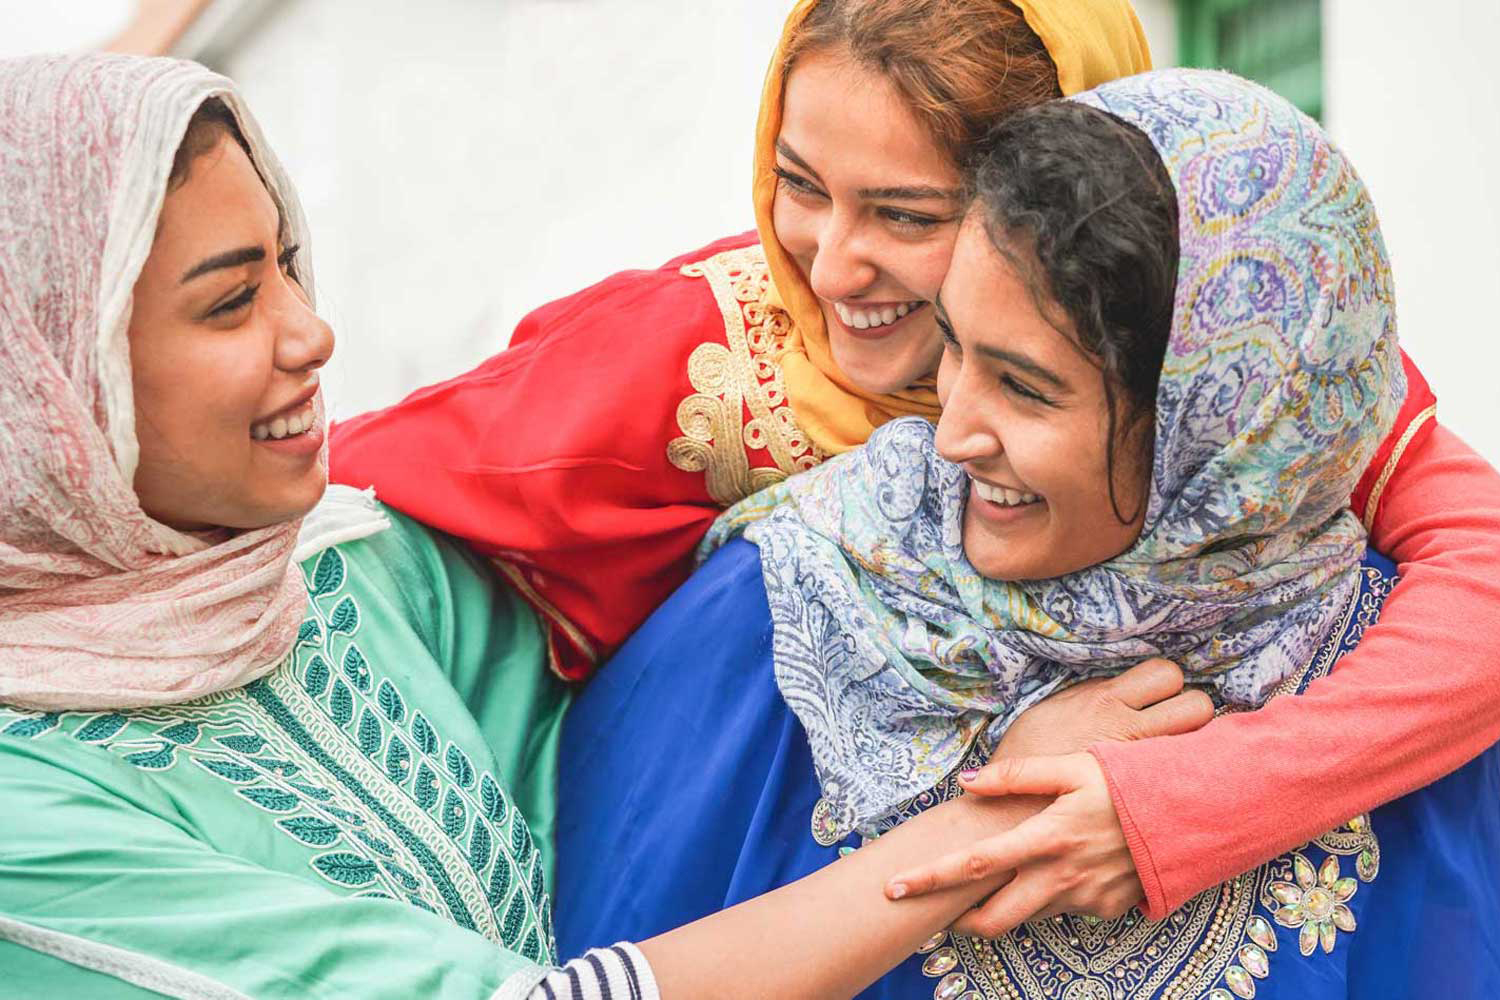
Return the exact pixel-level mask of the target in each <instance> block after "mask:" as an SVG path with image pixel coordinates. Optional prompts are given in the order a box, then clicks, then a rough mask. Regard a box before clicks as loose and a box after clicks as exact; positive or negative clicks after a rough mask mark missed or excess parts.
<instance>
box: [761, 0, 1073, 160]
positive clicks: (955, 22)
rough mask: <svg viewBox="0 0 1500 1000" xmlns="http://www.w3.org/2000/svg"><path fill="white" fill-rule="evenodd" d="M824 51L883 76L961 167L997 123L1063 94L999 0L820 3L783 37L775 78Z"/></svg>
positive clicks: (1053, 72)
mask: <svg viewBox="0 0 1500 1000" xmlns="http://www.w3.org/2000/svg"><path fill="white" fill-rule="evenodd" d="M829 49H843V50H844V51H846V52H848V53H849V55H850V56H851V57H852V58H853V59H854V61H855V62H856V63H857V64H859V65H861V66H865V67H868V68H869V69H872V70H874V71H876V72H878V73H880V74H882V75H883V76H885V77H886V78H887V79H889V80H890V81H891V84H892V85H893V86H894V87H895V88H896V91H897V93H899V94H900V95H901V97H902V98H903V99H904V100H905V101H906V102H907V104H908V105H910V107H911V108H912V110H913V112H915V114H916V116H917V120H918V121H920V122H922V124H923V125H924V126H925V127H926V128H927V130H928V133H929V134H930V135H931V136H932V137H933V139H934V141H936V142H937V144H938V147H939V148H941V149H943V150H945V151H946V152H947V153H948V154H949V155H950V156H952V157H953V160H954V162H955V163H958V164H960V165H963V164H965V163H966V162H967V161H968V159H969V158H970V156H971V154H972V151H973V150H974V148H975V147H976V146H977V144H978V143H979V141H980V140H981V139H982V138H983V137H984V135H985V133H986V132H988V131H989V130H990V129H992V128H994V127H995V125H996V124H997V123H998V122H1000V121H1001V120H1002V119H1004V118H1006V117H1009V116H1010V115H1011V114H1013V113H1015V112H1017V111H1020V110H1021V109H1023V108H1029V107H1032V106H1033V105H1037V104H1041V103H1042V102H1043V101H1046V100H1050V99H1051V98H1054V97H1061V96H1062V90H1061V89H1060V88H1059V86H1058V82H1057V66H1056V65H1055V64H1054V63H1053V62H1052V57H1051V56H1050V55H1049V54H1048V53H1047V48H1046V46H1044V45H1043V44H1042V40H1041V39H1040V38H1038V37H1037V35H1036V32H1034V31H1032V30H1031V27H1030V26H1029V25H1028V24H1027V23H1026V19H1025V17H1023V16H1022V14H1021V12H1020V10H1018V9H1017V8H1015V7H1013V6H1012V5H1010V4H1009V3H1006V2H1005V0H823V2H821V3H819V4H818V5H817V6H816V7H814V8H813V9H812V11H811V12H810V13H809V14H808V15H807V18H806V20H804V21H803V22H802V24H801V26H800V27H799V28H798V29H797V32H796V34H795V35H793V37H792V38H791V39H790V40H789V42H788V44H787V46H786V49H785V51H786V65H785V67H784V68H783V79H785V73H788V72H790V71H791V69H792V66H793V65H794V64H795V63H796V60H797V58H798V57H799V56H802V55H805V54H807V53H809V52H816V51H826V50H829Z"/></svg>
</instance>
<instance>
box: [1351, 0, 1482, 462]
mask: <svg viewBox="0 0 1500 1000" xmlns="http://www.w3.org/2000/svg"><path fill="white" fill-rule="evenodd" d="M1441 6H1442V8H1443V15H1442V16H1441V17H1436V16H1425V15H1424V14H1423V13H1421V12H1420V11H1416V10H1415V9H1414V8H1413V7H1412V6H1411V4H1410V2H1409V0H1324V4H1323V17H1324V29H1323V39H1324V41H1323V46H1324V48H1323V66H1324V87H1325V93H1326V108H1327V111H1326V117H1327V119H1328V127H1329V130H1330V131H1331V132H1332V133H1333V136H1334V138H1335V139H1337V140H1338V142H1339V143H1340V144H1341V145H1342V146H1343V147H1344V149H1345V150H1346V151H1347V152H1348V154H1349V157H1350V159H1352V160H1353V161H1354V164H1355V166H1356V168H1357V169H1358V170H1359V172H1360V174H1361V176H1362V177H1363V178H1364V180H1365V182H1366V184H1368V185H1369V188H1370V190H1371V192H1372V193H1373V195H1374V198H1375V205H1376V208H1377V210H1378V211H1379V213H1380V222H1381V227H1382V229H1383V230H1384V232H1385V238H1386V243H1387V245H1388V247H1389V249H1390V254H1391V262H1392V267H1393V269H1394V271H1395V276H1396V299H1397V315H1398V318H1399V323H1400V332H1401V339H1402V341H1403V343H1404V346H1405V347H1406V349H1407V351H1408V352H1409V353H1410V354H1411V355H1412V357H1413V358H1414V359H1415V360H1416V362H1417V364H1418V365H1419V366H1420V367H1421V368H1422V370H1423V372H1425V373H1426V375H1427V377H1428V379H1429V380H1430V381H1431V382H1432V384H1433V388H1434V389H1435V390H1436V391H1437V394H1438V413H1439V415H1440V417H1441V419H1442V421H1443V423H1445V424H1447V425H1448V426H1449V427H1450V428H1451V429H1453V430H1455V431H1456V432H1458V433H1459V434H1460V435H1461V436H1463V437H1464V438H1465V439H1466V440H1467V441H1468V442H1469V443H1470V444H1471V445H1473V446H1474V447H1475V448H1477V449H1478V450H1479V451H1480V452H1481V453H1482V454H1483V455H1484V456H1485V457H1486V458H1487V459H1489V460H1490V461H1491V462H1493V463H1496V464H1500V308H1497V304H1496V301H1495V300H1492V299H1491V298H1490V297H1489V296H1490V294H1491V293H1494V292H1496V291H1497V290H1500V188H1497V185H1496V179H1495V178H1496V172H1497V166H1500V74H1497V72H1496V65H1495V58H1494V46H1495V41H1496V39H1500V3H1496V0H1443V3H1442V4H1441Z"/></svg>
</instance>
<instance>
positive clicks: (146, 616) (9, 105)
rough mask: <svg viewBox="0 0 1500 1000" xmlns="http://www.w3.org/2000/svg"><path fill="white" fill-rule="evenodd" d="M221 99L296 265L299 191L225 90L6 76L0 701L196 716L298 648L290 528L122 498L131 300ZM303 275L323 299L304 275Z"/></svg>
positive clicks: (113, 71) (206, 85)
mask: <svg viewBox="0 0 1500 1000" xmlns="http://www.w3.org/2000/svg"><path fill="white" fill-rule="evenodd" d="M210 97H218V98H220V99H221V100H223V102H224V103H225V104H226V105H227V106H228V107H229V109H230V110H231V111H232V112H233V113H234V115H235V117H236V119H237V120H238V122H239V125H240V129H241V131H242V132H243V134H244V137H245V139H246V141H247V142H248V144H249V146H250V150H251V157H252V159H253V160H254V162H255V164H256V167H257V168H258V169H259V171H260V174H261V177H262V178H263V179H264V180H265V183H266V186H267V188H268V189H269V191H270V193H271V196H272V198H273V199H274V200H275V201H276V203H277V206H278V207H279V208H280V210H281V213H282V217H283V219H284V220H285V225H286V227H287V229H288V230H289V240H290V241H291V242H296V243H299V244H301V245H302V246H304V247H306V246H307V245H308V236H307V232H306V225H305V223H304V220H303V216H302V210H301V208H300V206H299V205H298V203H297V198H296V195H295V193H294V192H293V190H292V187H291V184H290V182H289V181H288V179H287V177H286V175H285V174H284V173H283V172H282V170H281V167H280V165H279V164H278V163H277V162H276V158H275V157H274V156H273V155H272V154H271V152H270V150H269V148H268V147H267V146H266V143H265V140H264V138H263V137H262V135H261V132H260V129H259V128H258V127H257V125H256V124H255V121H254V119H253V118H252V117H251V116H250V114H249V112H248V110H247V109H246V108H245V106H244V103H243V102H242V101H241V99H240V98H239V96H238V94H237V93H236V92H235V90H234V85H233V84H232V83H231V82H230V81H229V80H227V79H225V78H224V77H222V76H219V75H217V74H215V73H211V72H209V71H208V70H206V69H204V68H203V67H202V66H199V65H196V64H194V63H189V62H181V61H178V60H171V59H143V58H137V57H132V56H115V55H85V56H46V57H32V58H24V59H11V60H3V61H0V701H3V702H8V703H10V704H14V705H20V706H24V707H29V708H38V709H46V710H61V709H98V708H123V707H136V706H142V705H152V704H162V703H170V702H181V701H187V700H190V699H192V698H197V697H201V696H203V695H206V694H210V693H212V692H215V691H219V690H224V689H226V688H231V687H235V686H238V685H241V684H244V683H246V682H248V681H250V680H252V679H254V678H255V677H258V676H260V675H261V674H264V673H266V672H267V671H269V670H270V669H271V668H272V667H274V666H275V665H276V663H277V662H278V661H279V660H280V659H281V658H282V656H284V655H285V653H286V652H287V650H289V649H290V648H291V645H292V643H293V641H294V639H295V637H296V631H297V626H298V624H299V622H300V621H301V618H302V614H303V610H304V604H305V601H306V592H305V590H304V588H303V585H302V582H301V579H300V575H299V574H298V573H297V571H296V568H295V567H294V566H293V565H292V561H291V557H292V551H293V547H294V545H295V544H296V540H297V527H298V525H297V522H288V523H286V524H282V525H276V526H274V527H270V528H263V529H259V530H255V531H246V532H240V533H231V532H228V531H218V532H208V533H203V534H193V535H189V534H184V533H183V532H180V531H177V530H175V529H173V528H169V527H167V526H166V525H163V524H161V523H159V522H157V521H155V520H153V519H152V518H150V517H148V516H147V515H146V513H145V512H144V511H142V509H141V506H140V503H139V501H138V500H137V498H136V495H135V491H134V489H133V488H132V485H131V484H132V482H133V480H134V476H135V471H136V465H137V462H138V459H139V448H138V445H137V441H136V434H135V407H134V398H133V393H132V389H131V371H130V349H129V344H128V343H127V339H126V333H127V330H128V328H129V325H130V313H131V293H132V289H133V287H134V285H135V281H136V278H137V277H138V275H139V274H140V271H141V268H142V266H143V264H144V263H145V260H146V257H147V256H148V254H149V253H150V251H151V245H152V242H153V240H154V238H155V233H156V225H157V217H158V215H159V213H160V211H161V207H162V202H163V199H164V198H165V196H166V190H167V177H168V174H169V173H170V171H171V167H172V161H173V158H174V156H175V154H176V151H177V147H178V145H179V144H180V142H181V140H182V137H183V134H184V132H185V130H186V128H187V124H188V121H189V119H190V118H191V117H192V115H193V113H194V112H195V111H196V110H197V109H198V108H199V106H200V105H201V104H202V103H203V102H204V101H205V100H206V99H208V98H210ZM299 273H300V276H301V277H302V281H303V284H304V286H305V287H306V289H307V293H308V295H309V296H311V295H312V277H311V272H310V267H309V266H308V265H305V264H299ZM325 464H326V463H325Z"/></svg>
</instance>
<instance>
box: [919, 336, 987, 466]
mask: <svg viewBox="0 0 1500 1000" xmlns="http://www.w3.org/2000/svg"><path fill="white" fill-rule="evenodd" d="M944 363H947V360H946V359H945V362H944ZM972 382H973V376H970V375H966V374H965V372H964V370H963V368H962V367H960V368H959V370H958V372H957V373H956V374H955V375H954V377H953V381H952V383H951V384H950V385H949V387H948V393H947V398H946V399H945V400H944V401H943V412H942V415H941V416H940V417H939V418H938V425H937V434H936V436H935V438H934V439H933V444H934V445H935V446H936V448H937V451H938V454H939V455H941V456H943V457H944V458H945V459H947V460H948V461H950V462H952V463H954V464H955V465H962V464H964V463H966V462H974V461H978V460H984V459H993V458H997V457H999V456H1000V455H1002V454H1004V452H1005V448H1004V446H1003V444H1002V443H1001V440H1000V433H999V427H998V426H996V423H995V421H994V420H993V419H991V416H992V415H990V414H987V413H986V412H985V407H984V402H983V398H982V396H981V395H980V394H978V393H976V392H975V391H974V389H973V387H972V386H971V383H972Z"/></svg>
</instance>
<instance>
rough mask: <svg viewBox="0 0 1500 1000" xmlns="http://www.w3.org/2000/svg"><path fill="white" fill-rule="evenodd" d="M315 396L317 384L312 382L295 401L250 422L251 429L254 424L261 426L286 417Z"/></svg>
mask: <svg viewBox="0 0 1500 1000" xmlns="http://www.w3.org/2000/svg"><path fill="white" fill-rule="evenodd" d="M317 394H318V383H317V382H313V384H312V385H310V386H308V387H307V388H306V389H304V390H303V391H302V392H300V393H298V394H297V397H296V398H295V399H293V400H292V401H291V402H290V403H287V404H286V405H285V406H283V407H282V408H281V409H279V410H273V411H271V412H270V413H268V414H266V415H265V416H264V417H256V418H255V419H254V420H252V421H250V424H251V426H252V427H253V426H254V425H256V424H263V423H265V422H266V421H268V420H275V419H276V418H277V417H284V416H287V415H288V414H290V413H292V412H293V411H294V410H299V409H301V408H302V407H303V405H304V404H306V403H307V401H308V400H309V399H312V398H313V397H314V396H316V395H317Z"/></svg>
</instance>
